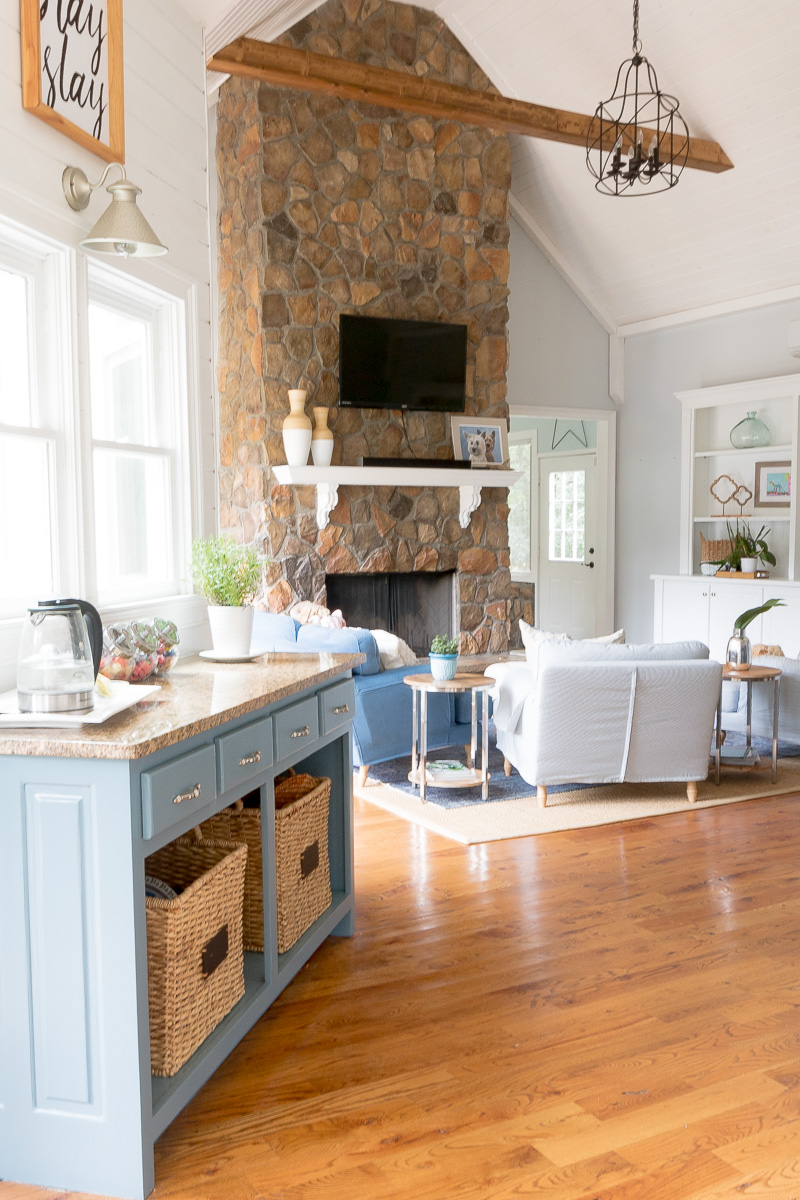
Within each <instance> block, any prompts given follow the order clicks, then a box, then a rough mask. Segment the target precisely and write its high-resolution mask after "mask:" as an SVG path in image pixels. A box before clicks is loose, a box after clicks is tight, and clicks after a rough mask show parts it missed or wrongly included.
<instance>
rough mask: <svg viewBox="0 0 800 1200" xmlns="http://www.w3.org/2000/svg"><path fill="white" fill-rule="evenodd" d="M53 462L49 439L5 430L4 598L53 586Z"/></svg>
mask: <svg viewBox="0 0 800 1200" xmlns="http://www.w3.org/2000/svg"><path fill="white" fill-rule="evenodd" d="M52 461H53V447H52V444H51V443H50V442H49V441H48V440H47V439H45V438H37V437H25V436H24V435H20V436H17V435H16V434H6V435H0V512H1V513H3V514H4V516H3V520H2V521H0V562H2V563H3V564H4V568H3V570H2V571H0V600H10V599H15V598H17V597H25V598H27V599H30V600H32V602H34V603H35V601H36V600H37V599H38V598H39V596H40V595H46V594H47V593H49V592H52V591H54V579H53V535H52V529H51V512H52Z"/></svg>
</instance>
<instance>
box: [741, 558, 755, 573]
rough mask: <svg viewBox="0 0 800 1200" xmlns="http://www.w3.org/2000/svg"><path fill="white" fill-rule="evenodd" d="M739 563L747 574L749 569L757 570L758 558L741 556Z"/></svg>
mask: <svg viewBox="0 0 800 1200" xmlns="http://www.w3.org/2000/svg"><path fill="white" fill-rule="evenodd" d="M740 565H741V568H742V570H743V571H747V572H748V574H749V573H750V572H751V571H757V570H758V559H757V558H743V559H742V560H741V564H740Z"/></svg>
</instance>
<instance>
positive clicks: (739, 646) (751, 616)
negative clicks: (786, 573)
mask: <svg viewBox="0 0 800 1200" xmlns="http://www.w3.org/2000/svg"><path fill="white" fill-rule="evenodd" d="M784 607H785V604H784V601H783V600H775V599H773V600H765V601H764V603H763V604H759V606H758V608H748V609H747V611H746V612H743V613H742V614H741V615H740V616H738V617H737V618H736V620H735V621H734V622H733V636H732V637H731V638H730V639H729V641H728V652H727V656H726V657H727V661H728V662H729V663H730V664H731V666H732V667H736V669H737V670H738V671H746V670H747V669H748V667H749V666H750V663H751V661H752V655H751V653H750V638H749V637H747V635H746V634H745V629H747V626H748V625H749V624H750V623H751V621H755V619H756V617H760V616H761V614H762V613H765V612H768V611H769V609H771V608H784Z"/></svg>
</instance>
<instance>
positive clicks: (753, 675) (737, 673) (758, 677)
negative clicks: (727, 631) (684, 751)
mask: <svg viewBox="0 0 800 1200" xmlns="http://www.w3.org/2000/svg"><path fill="white" fill-rule="evenodd" d="M727 679H732V680H734V681H735V682H736V683H744V684H745V685H746V687H747V746H746V756H745V759H743V760H741V761H740V762H738V763H736V762H731V761H728V762H727V763H726V762H724V760H723V752H722V685H720V692H719V704H718V706H717V728H716V739H715V746H714V782H715V783H716V784H717V786H719V769H720V767H721V766H750V767H754V766H758V765H759V760H758V756H757V755H754V756H753V757H751V756H750V755H751V750H752V742H751V732H752V729H751V723H752V716H753V684H754V683H771V684H772V782H773V783H775V782H777V779H778V710H779V706H780V683H781V671H780V669H779V668H778V667H759V666H756V664H755V663H753V664H751V665H750V666H749V667H746V668H745V669H744V670H742V669H741V668H739V667H734V666H733V665H732V664H731V663H725V665H724V667H723V668H722V681H723V683H724V682H725V680H727Z"/></svg>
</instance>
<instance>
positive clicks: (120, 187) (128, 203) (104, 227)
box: [61, 163, 167, 258]
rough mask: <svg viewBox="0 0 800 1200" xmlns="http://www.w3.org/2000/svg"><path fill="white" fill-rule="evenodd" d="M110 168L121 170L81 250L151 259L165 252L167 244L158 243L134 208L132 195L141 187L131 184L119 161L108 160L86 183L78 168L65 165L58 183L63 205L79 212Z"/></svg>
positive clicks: (109, 189)
mask: <svg viewBox="0 0 800 1200" xmlns="http://www.w3.org/2000/svg"><path fill="white" fill-rule="evenodd" d="M112 167H117V169H118V170H119V171H121V173H122V178H121V179H120V180H119V181H118V182H117V183H110V184H109V185H108V187H107V188H106V191H107V192H110V193H111V203H110V204H109V206H108V208H107V209H106V211H105V212H104V213H103V215H102V216H101V217H100V220H99V221H97V223H96V224H95V225H94V226H93V227H92V229H91V230H90V231H89V233H88V235H87V236H86V237H85V238H84V239H83V241H82V242H81V243H80V247H81V249H82V250H90V251H92V252H93V253H95V254H112V255H116V256H119V257H122V258H151V257H153V256H154V255H156V254H166V253H167V247H166V246H162V244H161V242H160V241H159V240H158V238H157V237H156V235H155V233H154V232H153V230H152V229H151V228H150V226H149V225H148V223H147V221H146V220H145V219H144V217H143V216H142V214H141V212H140V211H139V209H138V208H137V205H136V197H137V196H138V195H139V194H140V192H141V190H142V189H141V188H140V187H137V186H136V184H135V183H131V181H130V180H129V179H128V177H127V175H126V174H125V168H124V167H123V165H122V163H109V164H108V166H107V167H106V169H105V171H103V174H102V175H101V176H100V178H99V179H98V181H97V183H90V182H89V180H88V178H87V177H86V173H85V172H84V171H82V170H81V168H80V167H65V168H64V174H63V175H62V176H61V183H62V186H63V188H64V195H65V196H66V198H67V204H69V206H70V208H72V209H74V210H75V212H83V210H84V209H85V208H86V207H87V206H88V204H89V199H90V197H91V194H92V192H93V191H95V190H96V189H97V188H99V187H102V185H103V184H104V183H105V181H106V179H107V177H108V172H109V171H110V170H111V169H112Z"/></svg>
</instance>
